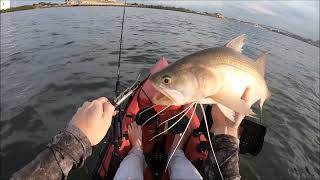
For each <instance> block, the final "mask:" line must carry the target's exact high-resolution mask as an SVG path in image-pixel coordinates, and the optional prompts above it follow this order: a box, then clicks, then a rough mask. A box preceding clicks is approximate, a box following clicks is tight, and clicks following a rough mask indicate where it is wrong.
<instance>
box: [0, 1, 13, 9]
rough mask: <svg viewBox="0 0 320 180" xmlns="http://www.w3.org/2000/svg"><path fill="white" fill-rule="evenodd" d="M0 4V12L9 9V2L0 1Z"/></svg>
mask: <svg viewBox="0 0 320 180" xmlns="http://www.w3.org/2000/svg"><path fill="white" fill-rule="evenodd" d="M0 2H1V4H0V7H1V10H6V9H9V8H10V7H11V6H10V0H0Z"/></svg>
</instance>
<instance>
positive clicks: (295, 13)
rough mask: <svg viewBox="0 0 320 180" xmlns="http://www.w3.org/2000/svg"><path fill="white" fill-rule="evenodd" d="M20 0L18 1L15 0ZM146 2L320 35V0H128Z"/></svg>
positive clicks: (23, 1) (24, 1)
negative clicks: (219, 14) (218, 14)
mask: <svg viewBox="0 0 320 180" xmlns="http://www.w3.org/2000/svg"><path fill="white" fill-rule="evenodd" d="M11 1H12V4H16V5H22V4H32V3H34V2H36V1H38V2H41V1H45V2H58V3H63V2H64V0H34V1H30V0H11ZM15 1H16V3H15ZM127 2H130V3H131V2H137V3H143V4H157V5H166V6H175V7H184V8H188V9H192V10H195V11H199V12H211V13H213V12H219V13H222V14H224V15H225V16H227V17H232V18H236V19H239V20H244V21H249V22H254V23H259V24H265V25H270V26H273V27H277V28H281V29H284V30H287V31H289V32H292V33H295V34H298V35H300V36H303V37H305V38H311V39H313V40H318V39H319V5H320V4H319V0H317V1H315V0H314V1H312V0H301V1H289V0H286V1H277V0H273V1H244V0H239V1H214V0H206V1H191V0H178V1H174V0H162V1H156V0H127Z"/></svg>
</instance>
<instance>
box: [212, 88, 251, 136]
mask: <svg viewBox="0 0 320 180" xmlns="http://www.w3.org/2000/svg"><path fill="white" fill-rule="evenodd" d="M252 98H253V91H252V88H250V87H249V86H248V87H247V88H246V89H245V91H244V93H243V94H242V96H241V99H242V100H244V102H245V103H247V104H250V102H251V99H252ZM234 114H235V121H231V120H230V119H228V118H227V117H226V116H225V115H224V114H223V112H222V111H221V110H220V108H219V106H218V105H217V104H214V105H213V106H212V110H211V115H212V118H213V121H214V123H213V126H212V128H211V132H212V133H214V134H215V135H218V134H228V135H231V136H234V137H238V135H239V134H238V129H239V126H240V124H241V122H242V120H243V118H244V117H245V115H244V114H240V113H237V112H234Z"/></svg>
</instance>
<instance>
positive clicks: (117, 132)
mask: <svg viewBox="0 0 320 180" xmlns="http://www.w3.org/2000/svg"><path fill="white" fill-rule="evenodd" d="M126 5H127V1H126V0H125V2H124V6H123V11H122V22H121V34H120V40H119V57H118V68H117V81H116V88H115V95H116V97H119V94H120V93H119V86H120V66H121V52H122V42H123V27H124V17H125V13H126ZM116 110H117V111H118V114H117V118H114V119H113V120H112V124H113V136H114V138H113V145H114V155H115V156H118V155H119V145H120V143H121V142H120V138H121V111H120V110H121V107H120V103H119V104H117V107H116Z"/></svg>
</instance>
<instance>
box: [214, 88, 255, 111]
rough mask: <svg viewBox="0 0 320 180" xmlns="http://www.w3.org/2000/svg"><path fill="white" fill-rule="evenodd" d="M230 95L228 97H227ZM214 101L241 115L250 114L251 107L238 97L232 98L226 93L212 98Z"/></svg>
mask: <svg viewBox="0 0 320 180" xmlns="http://www.w3.org/2000/svg"><path fill="white" fill-rule="evenodd" d="M226 94H228V95H226ZM210 98H211V99H212V100H214V101H216V102H217V103H219V104H221V105H223V106H225V107H227V108H229V109H231V110H233V111H235V112H238V113H240V114H245V115H247V114H249V112H250V107H249V105H248V104H247V103H246V102H245V101H244V100H242V99H240V98H238V97H234V96H232V95H231V94H230V93H226V92H219V93H217V94H215V95H213V96H211V97H210Z"/></svg>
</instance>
